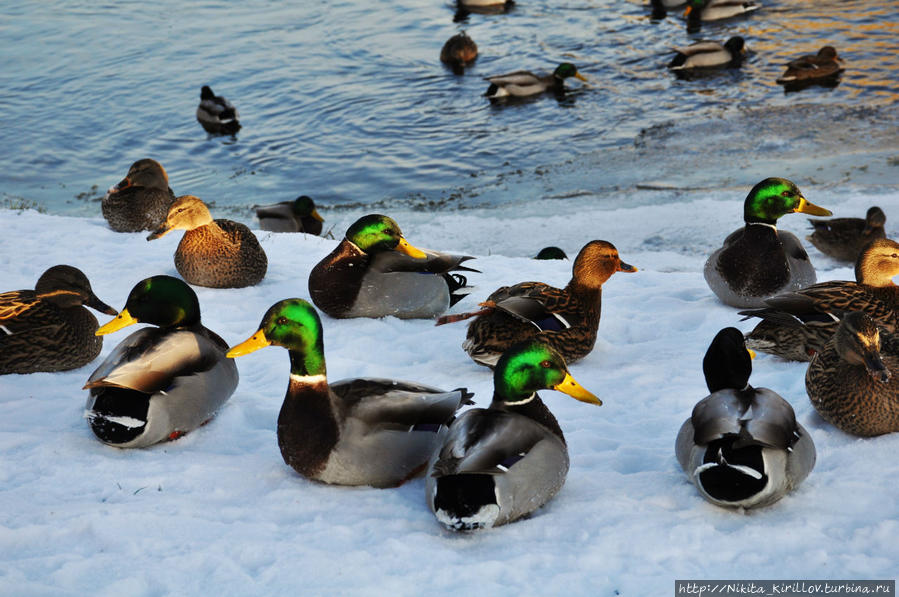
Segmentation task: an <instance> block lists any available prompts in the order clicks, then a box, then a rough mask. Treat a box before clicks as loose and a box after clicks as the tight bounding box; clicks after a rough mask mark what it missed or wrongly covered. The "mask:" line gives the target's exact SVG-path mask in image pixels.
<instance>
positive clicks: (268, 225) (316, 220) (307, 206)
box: [255, 195, 325, 236]
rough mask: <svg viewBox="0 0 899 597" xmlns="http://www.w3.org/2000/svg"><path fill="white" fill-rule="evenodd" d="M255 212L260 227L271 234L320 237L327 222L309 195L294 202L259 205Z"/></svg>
mask: <svg viewBox="0 0 899 597" xmlns="http://www.w3.org/2000/svg"><path fill="white" fill-rule="evenodd" d="M255 210H256V218H257V219H258V220H259V227H260V228H261V229H263V230H268V231H270V232H305V233H306V234H314V235H315V236H318V235H320V234H321V233H322V223H323V222H324V221H325V219H324V218H322V217H321V215H319V213H318V210H317V209H316V208H315V201H313V200H312V197H309V196H308V195H300V196H299V197H297V198H296V199H294V200H293V201H281V202H280V203H272V204H271V205H257V206H256V207H255Z"/></svg>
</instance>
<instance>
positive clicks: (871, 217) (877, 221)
mask: <svg viewBox="0 0 899 597" xmlns="http://www.w3.org/2000/svg"><path fill="white" fill-rule="evenodd" d="M886 223H887V216H886V214H885V213H883V210H882V209H880V208H879V207H877V206H876V205H875V206H874V207H869V208H868V211H867V212H866V213H865V229H864V231H863V233H864V234H871V233H872V232H873V231H874V230H876V229H877V228H880V229H883V227H884V225H885V224H886Z"/></svg>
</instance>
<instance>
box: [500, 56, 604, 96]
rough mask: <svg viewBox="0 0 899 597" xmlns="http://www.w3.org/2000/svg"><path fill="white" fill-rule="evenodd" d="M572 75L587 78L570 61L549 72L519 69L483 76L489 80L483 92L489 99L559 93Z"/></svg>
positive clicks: (576, 77) (580, 78) (582, 79)
mask: <svg viewBox="0 0 899 597" xmlns="http://www.w3.org/2000/svg"><path fill="white" fill-rule="evenodd" d="M569 77H574V78H575V79H579V80H581V81H586V80H587V78H586V77H584V75H582V74H581V73H579V72H578V70H577V67H576V66H574V65H573V64H571V63H570V62H563V63H562V64H560V65H559V66H557V67H556V70H554V71H553V72H552V73H551V74H548V75H535V74H534V73H532V72H530V71H526V70H519V71H515V72H513V73H506V74H505V75H494V76H492V77H485V78H486V80H487V81H490V87H488V88H487V91H486V92H485V93H484V95H485V96H487V97H488V98H490V99H491V100H495V99H502V98H504V97H530V96H532V95H538V94H540V93H544V92H546V91H553V92H556V93H560V92H562V91H564V90H565V85H564V82H565V79H567V78H569Z"/></svg>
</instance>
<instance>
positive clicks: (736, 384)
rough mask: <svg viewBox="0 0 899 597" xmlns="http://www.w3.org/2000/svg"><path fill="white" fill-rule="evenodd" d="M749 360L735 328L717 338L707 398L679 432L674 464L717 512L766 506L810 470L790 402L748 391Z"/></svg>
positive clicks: (807, 441) (706, 363)
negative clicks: (680, 468)
mask: <svg viewBox="0 0 899 597" xmlns="http://www.w3.org/2000/svg"><path fill="white" fill-rule="evenodd" d="M751 359H752V355H751V354H750V353H749V351H748V350H747V349H746V346H745V345H744V344H743V334H741V333H740V331H739V330H738V329H736V328H725V329H723V330H721V331H720V332H718V334H717V335H716V336H715V339H714V340H712V343H711V345H710V346H709V349H708V351H707V352H706V355H705V358H704V359H703V361H702V369H703V372H704V373H705V380H706V385H707V386H708V388H709V392H711V393H710V394H709V395H708V396H706V397H705V398H703V399H702V400H700V401H699V402H698V403H697V404H696V406H695V407H693V413H692V415H691V416H690V418H689V419H687V420H686V421H685V422H684V424H683V426H681V429H680V431H679V432H678V434H677V440H676V443H675V453H676V455H677V460H678V462H679V463H680V465H681V467H682V468H683V469H684V472H685V473H686V474H687V477H689V479H690V481H692V482H693V483H694V484H695V485H696V487H697V489H699V493H700V495H702V497H704V498H705V499H706V500H708V501H709V502H711V503H713V504H715V505H717V506H727V507H733V508H737V507H739V508H755V507H759V506H767V505H769V504H772V503H774V502H776V501H777V500H779V499H780V498H782V497H783V496H784V495H785V494H786V493H788V492H790V491H792V490H793V489H795V488H796V487H797V486H798V485H799V484H800V483H801V482H802V481H803V479H805V478H806V477H807V476H808V474H809V473H810V472H811V470H812V468H814V466H815V444H814V442H813V441H812V438H811V436H810V435H809V434H808V431H806V430H805V428H804V427H803V426H802V425H800V424H799V423H798V422H797V421H796V414H795V413H794V412H793V407H792V406H790V404H789V402H787V401H786V400H784V399H783V398H782V397H781V396H780V395H778V394H777V393H775V392H772V391H771V390H769V389H767V388H753V387H752V386H751V385H749V375H750V374H751V373H752V360H751Z"/></svg>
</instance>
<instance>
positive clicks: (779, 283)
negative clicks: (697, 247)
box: [704, 178, 830, 307]
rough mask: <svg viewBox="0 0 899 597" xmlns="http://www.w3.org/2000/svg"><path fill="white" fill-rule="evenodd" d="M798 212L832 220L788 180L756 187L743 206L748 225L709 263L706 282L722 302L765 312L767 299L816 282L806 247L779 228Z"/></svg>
mask: <svg viewBox="0 0 899 597" xmlns="http://www.w3.org/2000/svg"><path fill="white" fill-rule="evenodd" d="M794 212H800V213H807V214H812V215H818V216H829V215H830V211H829V210H826V209H824V208H822V207H818V206H817V205H814V204H813V203H810V202H809V201H808V200H807V199H806V198H805V197H803V196H802V192H801V191H800V190H799V187H797V186H796V185H795V184H794V183H793V182H791V181H789V180H786V179H785V178H766V179H765V180H763V181H761V182H760V183H758V184H757V185H755V186H754V187H752V190H750V191H749V194H748V195H747V196H746V200H745V201H744V203H743V221H744V222H745V223H746V224H745V226H744V227H743V228H740V229H739V230H736V231H735V232H733V233H732V234H730V235H729V236H728V237H727V238H726V239H724V246H723V247H721V248H720V249H718V250H716V251H715V252H714V253H712V255H711V256H710V257H709V259H708V261H706V264H705V268H704V275H705V280H706V282H707V283H708V285H709V288H711V289H712V292H714V293H715V295H716V296H717V297H718V298H719V299H720V300H721V302H723V303H725V304H727V305H731V306H732V307H763V306H764V305H765V299H766V298H769V297H772V296H774V295H776V294H780V293H782V292H787V291H790V290H798V289H800V288H804V287H805V286H808V285H810V284H814V283H815V279H816V277H815V268H814V267H813V266H812V263H811V261H809V258H808V253H806V252H805V249H803V248H802V243H800V242H799V239H798V238H796V235H794V234H792V233H790V232H784V231H781V230H778V229H777V226H776V224H777V219H778V218H780V217H781V216H783V215H786V214H788V213H794Z"/></svg>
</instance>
